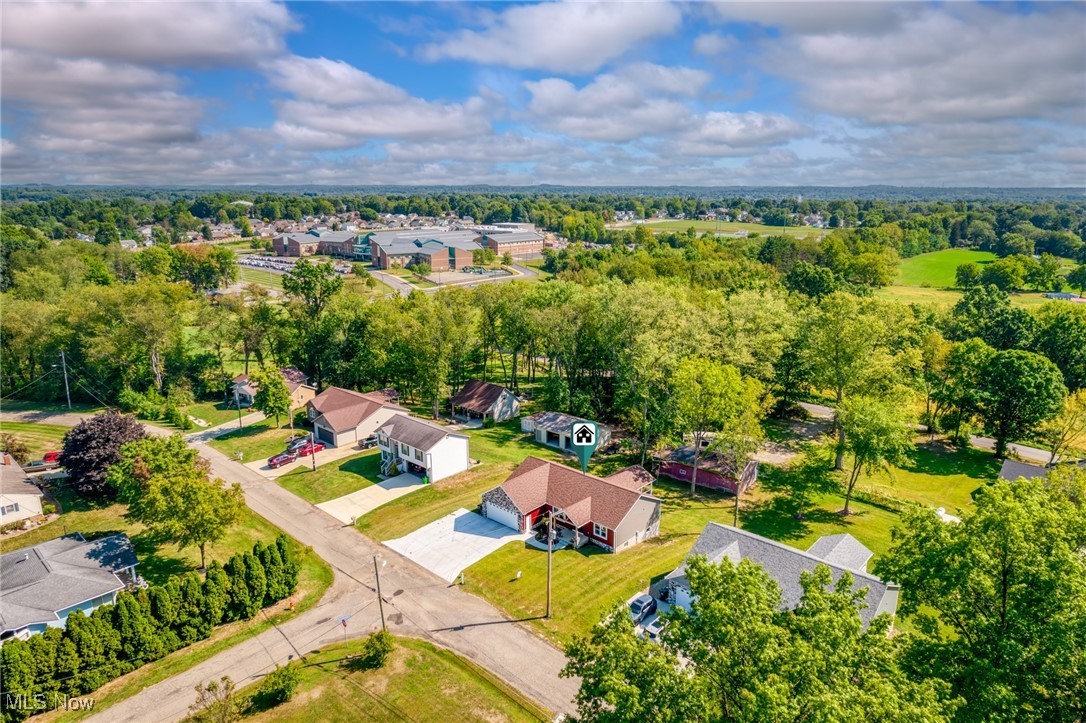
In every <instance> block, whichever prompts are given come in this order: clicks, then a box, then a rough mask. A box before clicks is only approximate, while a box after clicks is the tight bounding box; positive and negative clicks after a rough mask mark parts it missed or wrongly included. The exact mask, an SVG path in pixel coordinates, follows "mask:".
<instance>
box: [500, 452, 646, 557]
mask: <svg viewBox="0 0 1086 723" xmlns="http://www.w3.org/2000/svg"><path fill="white" fill-rule="evenodd" d="M652 482H653V478H652V475H651V474H649V473H648V472H647V471H646V470H645V469H644V468H643V467H639V466H634V467H627V468H626V469H624V470H621V471H619V472H616V473H615V474H613V475H610V476H609V477H596V476H594V475H590V474H581V473H580V472H578V471H577V470H575V469H572V468H570V467H567V466H565V465H564V464H558V463H557V462H548V461H546V460H542V459H539V458H538V457H528V458H527V459H525V460H524V461H523V462H521V464H520V466H519V467H517V468H516V470H514V471H513V474H511V475H510V476H509V479H507V480H505V482H502V484H501V486H500V487H495V488H494V489H492V490H490V491H489V492H485V493H484V494H483V504H482V513H483V515H484V516H485V517H488V518H490V519H492V520H494V521H495V522H500V523H502V524H503V525H505V526H507V527H511V528H512V529H514V530H517V531H518V532H528V531H529V530H531V529H532V527H533V526H534V525H535V524H536V523H537V522H539V521H540V519H541V518H543V517H544V516H545V515H547V514H548V513H550V512H551V511H552V510H553V511H554V521H555V524H556V525H558V526H560V527H563V528H565V529H567V530H576V533H575V535H574V544H575V546H580V545H581V544H584V543H585V542H589V541H591V542H593V543H595V544H597V545H599V546H600V547H602V548H603V549H605V550H608V551H610V552H618V551H619V550H624V549H625V548H627V547H630V546H632V545H636V544H637V543H639V542H641V541H642V540H647V539H649V538H650V537H656V535H658V534H659V533H660V506H661V501H660V500H659V499H657V498H655V497H653V496H652V495H651V494H648V492H646V490H648V489H651V486H652Z"/></svg>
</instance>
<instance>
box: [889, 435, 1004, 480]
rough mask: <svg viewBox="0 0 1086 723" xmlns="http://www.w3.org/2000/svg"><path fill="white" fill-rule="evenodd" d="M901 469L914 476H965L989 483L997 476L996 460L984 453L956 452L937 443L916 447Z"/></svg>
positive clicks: (947, 446)
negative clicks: (988, 481)
mask: <svg viewBox="0 0 1086 723" xmlns="http://www.w3.org/2000/svg"><path fill="white" fill-rule="evenodd" d="M901 469H903V470H906V471H908V472H913V473H914V474H926V475H933V476H946V475H965V476H966V477H973V478H976V479H977V480H990V479H994V478H995V477H996V475H997V474H999V460H997V459H996V458H995V457H993V456H991V455H990V454H987V453H984V452H979V451H977V450H974V449H958V448H956V447H952V446H950V445H948V444H946V443H945V442H943V441H939V440H937V441H935V442H924V443H921V444H918V445H917V446H916V452H915V453H913V454H912V455H911V457H910V459H909V461H908V462H906V463H905V464H903V465H901Z"/></svg>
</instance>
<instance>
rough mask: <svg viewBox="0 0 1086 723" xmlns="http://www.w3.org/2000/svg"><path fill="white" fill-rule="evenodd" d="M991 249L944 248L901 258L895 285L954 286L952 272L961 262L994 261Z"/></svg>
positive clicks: (978, 262) (986, 262)
mask: <svg viewBox="0 0 1086 723" xmlns="http://www.w3.org/2000/svg"><path fill="white" fill-rule="evenodd" d="M997 258H999V257H998V256H996V255H995V254H994V253H992V252H991V251H973V250H971V249H945V250H943V251H933V252H932V253H928V254H920V255H919V256H913V257H911V258H907V259H903V260H902V261H901V265H900V266H898V269H897V278H895V279H894V285H895V286H934V287H941V288H954V286H955V280H954V272H955V271H956V270H957V268H958V267H959V266H961V265H962V264H968V263H974V264H980V265H983V264H988V263H991V262H992V261H995V260H996V259H997Z"/></svg>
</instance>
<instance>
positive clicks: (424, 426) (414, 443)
mask: <svg viewBox="0 0 1086 723" xmlns="http://www.w3.org/2000/svg"><path fill="white" fill-rule="evenodd" d="M377 432H378V433H380V434H387V435H388V437H389V439H391V440H392V441H394V442H401V443H403V444H406V445H407V446H408V447H414V448H415V449H421V450H423V451H429V450H431V449H433V448H434V447H435V446H437V444H438V443H439V442H440V441H441V440H443V439H445V438H446V437H449V436H456V437H463V436H465V435H462V434H456V433H454V432H449V431H448V430H446V429H445V428H444V427H439V426H437V425H436V424H430V423H429V422H424V421H422V420H421V419H415V418H414V417H408V416H407V415H406V414H397V415H395V416H394V417H392V418H391V419H389V420H388V421H387V422H385V423H384V424H383V425H381V426H380V427H379V428H378V429H377Z"/></svg>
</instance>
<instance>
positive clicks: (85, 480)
mask: <svg viewBox="0 0 1086 723" xmlns="http://www.w3.org/2000/svg"><path fill="white" fill-rule="evenodd" d="M146 434H147V433H146V432H145V431H144V429H143V425H142V424H140V423H139V422H137V421H136V418H135V417H131V416H128V415H124V414H120V413H118V412H103V413H102V414H99V415H96V416H94V417H91V418H90V419H84V420H83V421H82V422H80V423H79V424H77V425H76V426H74V427H72V428H71V429H70V430H69V431H68V433H67V434H66V435H64V447H63V449H61V452H60V463H61V464H62V465H63V466H64V468H65V469H66V470H67V471H68V484H70V485H71V486H72V487H74V488H75V489H76V490H78V491H79V492H80V493H81V494H84V495H87V496H89V497H105V498H113V497H115V496H116V495H117V488H116V487H115V486H114V485H113V483H112V482H111V481H110V480H108V479H107V477H106V475H107V473H108V471H109V467H110V465H112V464H114V463H116V462H117V461H119V460H120V459H121V447H122V446H124V445H125V444H128V443H129V442H134V441H136V440H138V439H143V438H144V437H145V436H146Z"/></svg>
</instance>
